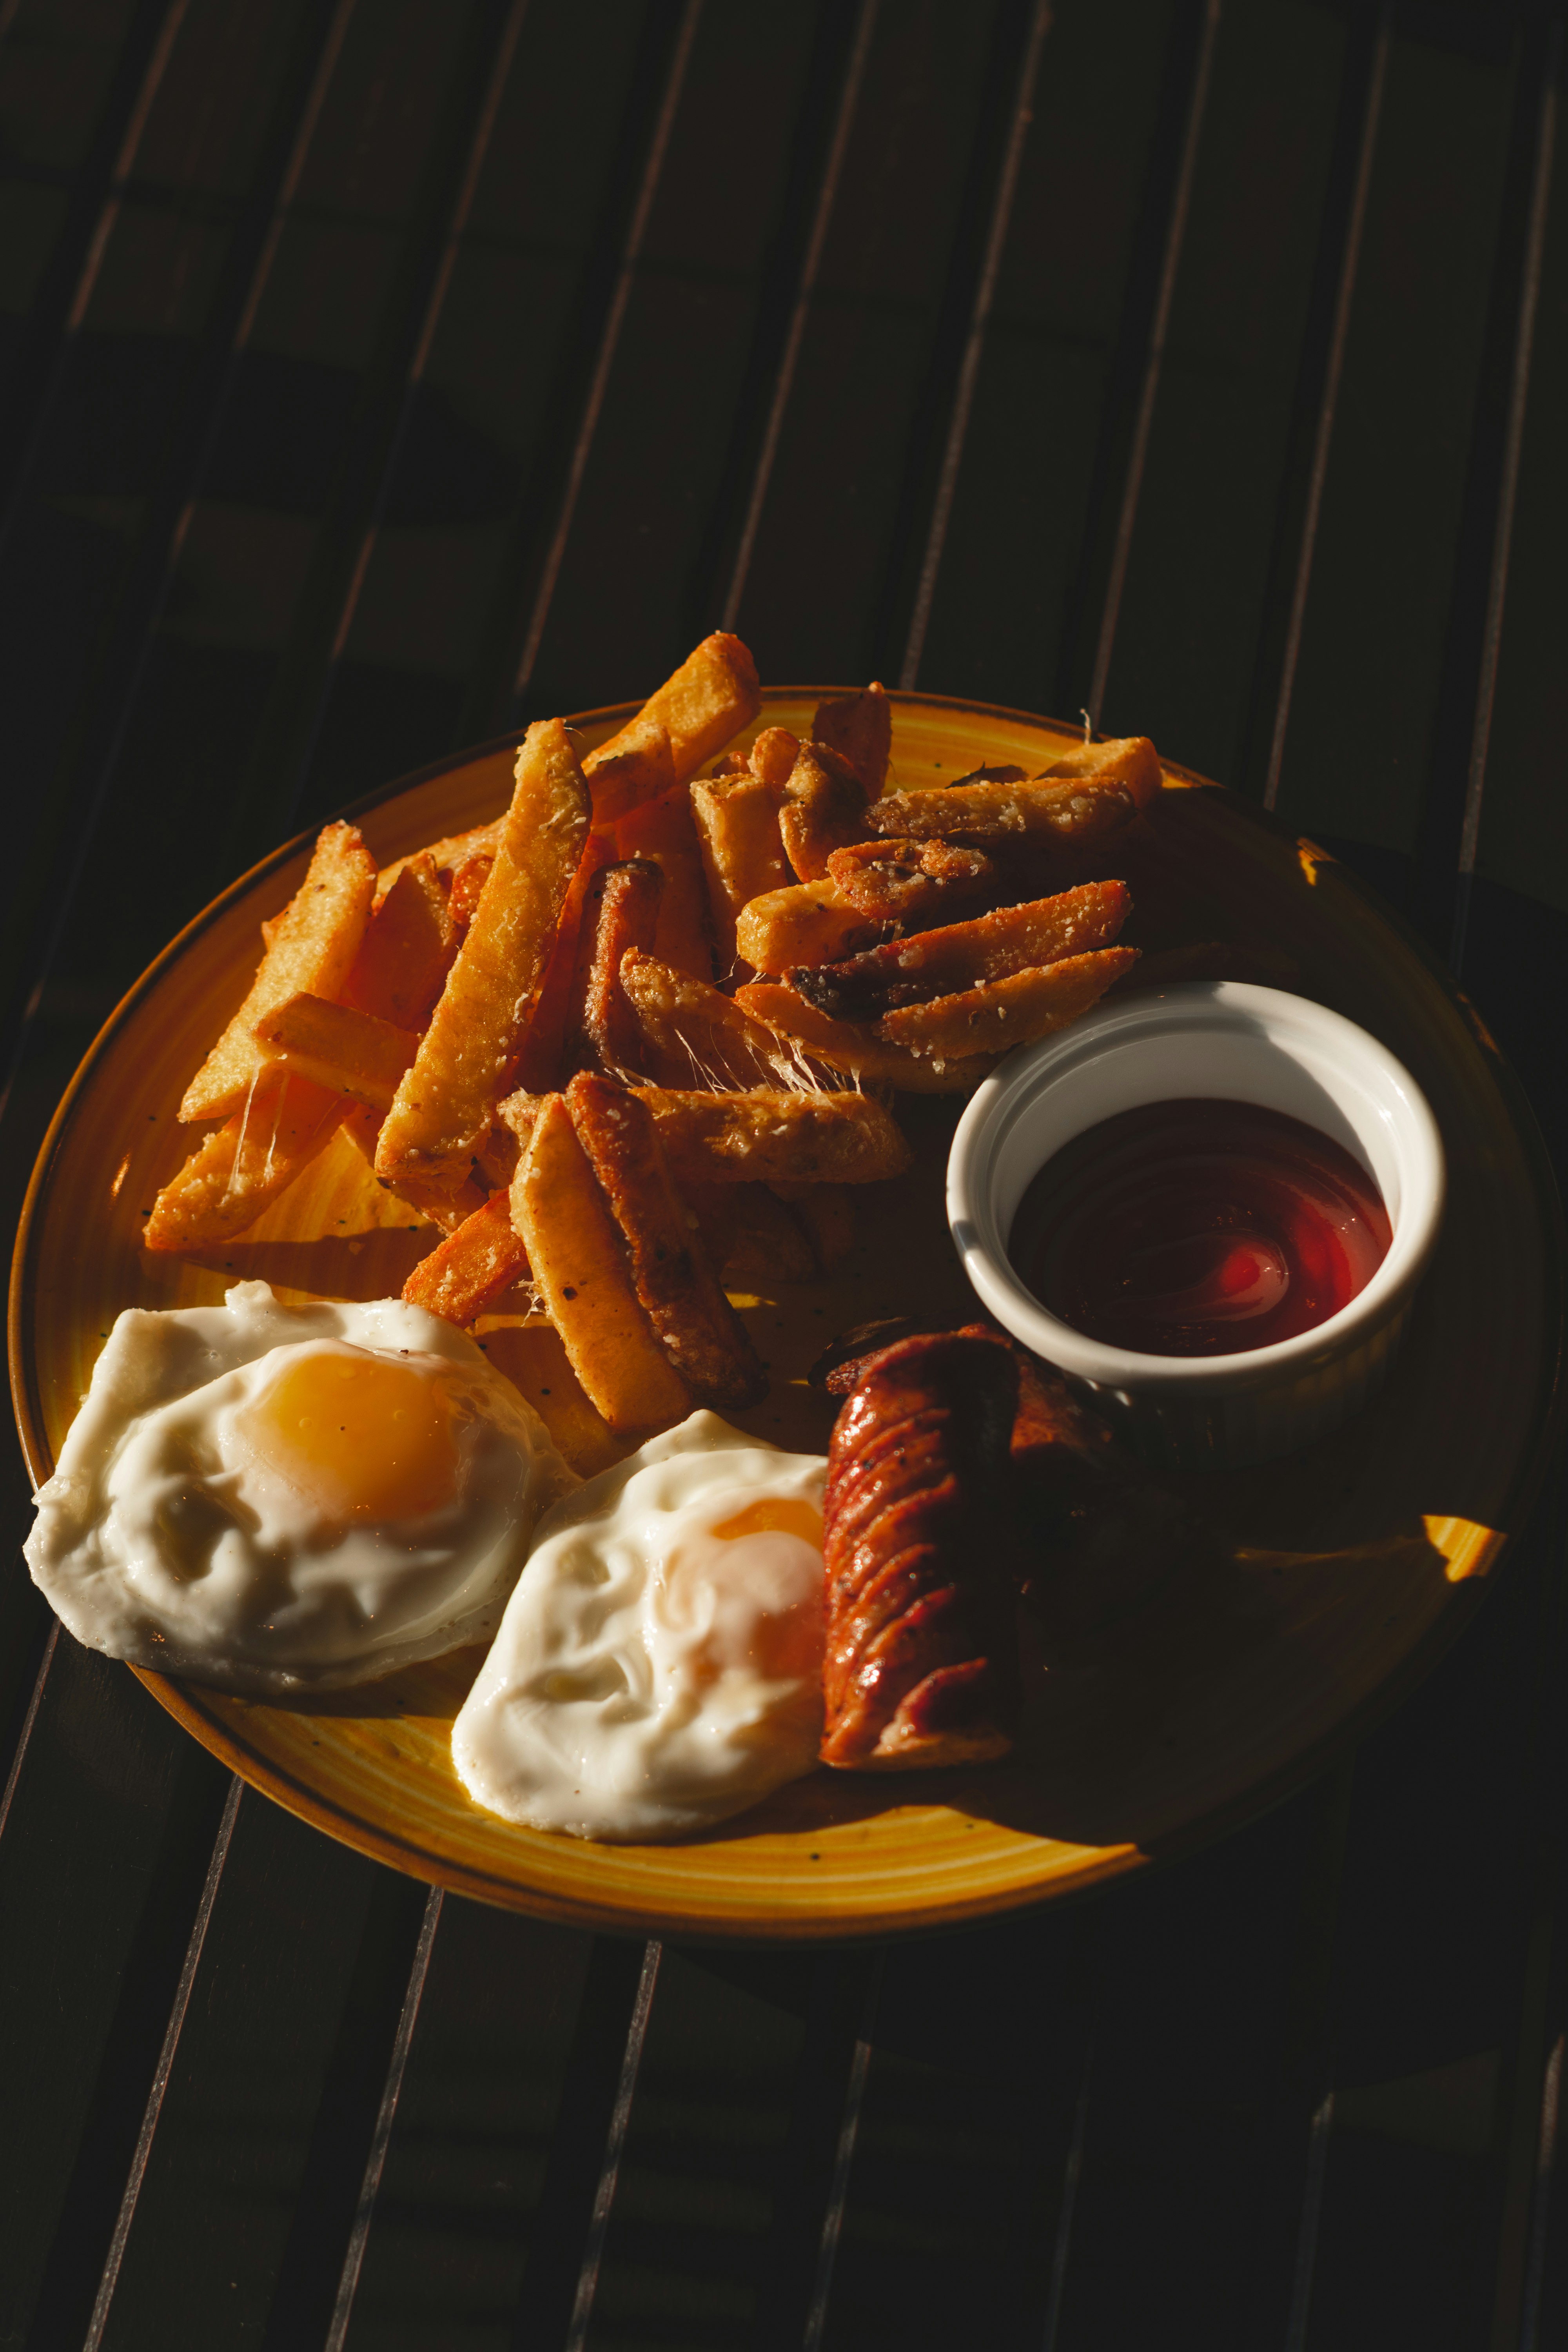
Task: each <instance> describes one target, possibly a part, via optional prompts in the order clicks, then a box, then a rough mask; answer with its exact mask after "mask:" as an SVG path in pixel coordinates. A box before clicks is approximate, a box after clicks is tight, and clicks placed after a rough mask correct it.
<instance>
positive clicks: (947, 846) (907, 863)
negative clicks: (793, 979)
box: [795, 840, 1001, 963]
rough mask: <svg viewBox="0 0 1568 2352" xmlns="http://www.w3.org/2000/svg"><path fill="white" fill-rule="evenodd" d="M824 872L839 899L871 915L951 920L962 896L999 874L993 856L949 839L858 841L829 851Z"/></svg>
mask: <svg viewBox="0 0 1568 2352" xmlns="http://www.w3.org/2000/svg"><path fill="white" fill-rule="evenodd" d="M827 871H828V875H829V877H830V879H831V880H832V883H833V887H834V888H835V890H836V891H837V894H838V897H839V898H840V900H841V901H843V902H844V903H846V904H847V905H848V906H851V907H853V908H856V909H857V911H858V913H860V914H862V915H866V916H868V917H869V918H871V919H873V920H876V921H879V922H893V923H921V922H925V921H928V920H929V921H937V922H945V921H951V920H952V917H953V915H954V913H956V911H957V907H958V906H959V905H961V904H962V903H963V900H964V899H966V898H968V899H973V898H979V897H980V896H982V894H983V893H984V892H985V891H987V890H988V889H990V888H991V887H994V885H995V884H996V883H998V882H999V880H1000V878H1001V869H1000V868H999V866H997V864H996V861H995V859H994V857H988V856H986V854H985V852H984V850H983V849H963V848H960V847H958V846H957V845H955V844H954V843H952V842H950V841H899V840H894V841H858V842H855V843H852V844H851V845H850V846H849V847H847V848H846V849H836V850H834V851H833V853H832V854H831V856H829V858H828V860H827ZM795 961H797V962H800V963H809V962H811V961H813V959H812V958H811V957H809V956H800V957H797V958H796V959H795ZM823 961H826V958H824V959H823Z"/></svg>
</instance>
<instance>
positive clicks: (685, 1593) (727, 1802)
mask: <svg viewBox="0 0 1568 2352" xmlns="http://www.w3.org/2000/svg"><path fill="white" fill-rule="evenodd" d="M826 1469H827V1465H826V1460H825V1459H824V1457H823V1456H822V1455H821V1454H784V1453H782V1452H780V1451H779V1450H778V1448H777V1447H775V1446H771V1445H766V1444H761V1443H759V1441H758V1440H757V1439H755V1438H752V1437H748V1436H746V1435H745V1434H744V1433H742V1431H740V1430H738V1429H731V1427H730V1426H729V1424H728V1423H725V1422H723V1421H721V1420H720V1419H719V1418H718V1416H717V1415H716V1414H714V1413H711V1412H694V1413H693V1414H692V1415H691V1416H690V1418H689V1420H687V1421H684V1422H682V1423H681V1424H680V1425H679V1428H677V1429H671V1430H668V1431H666V1432H665V1433H664V1434H663V1435H662V1436H660V1437H655V1438H652V1439H650V1440H649V1442H648V1444H646V1445H644V1446H643V1447H641V1448H640V1450H639V1451H638V1452H637V1453H636V1454H632V1455H631V1456H630V1458H629V1459H628V1460H626V1461H625V1462H623V1463H621V1464H619V1465H618V1466H617V1467H616V1468H615V1469H613V1470H606V1471H605V1472H603V1473H602V1474H601V1475H599V1476H598V1477H596V1478H592V1479H590V1480H589V1481H588V1483H587V1484H586V1486H580V1487H579V1488H578V1489H577V1491H576V1492H575V1494H573V1495H570V1496H567V1497H566V1499H565V1500H564V1501H563V1502H562V1503H558V1504H557V1505H556V1506H555V1507H554V1508H553V1509H552V1511H550V1512H549V1513H548V1515H547V1516H546V1517H544V1518H543V1519H542V1521H541V1522H540V1526H539V1529H538V1532H537V1534H536V1537H535V1539H534V1545H533V1549H532V1550H531V1553H530V1555H529V1559H528V1565H527V1566H526V1568H525V1569H524V1570H523V1572H522V1575H521V1578H520V1579H519V1581H518V1585H517V1589H516V1591H514V1592H513V1594H512V1596H511V1599H510V1601H509V1602H508V1603H507V1609H506V1614H505V1616H504V1617H503V1618H502V1620H501V1625H500V1632H499V1633H498V1634H497V1635H496V1638H495V1641H494V1643H492V1645H491V1648H490V1654H489V1657H488V1658H487V1659H486V1661H485V1664H484V1665H483V1667H482V1668H481V1669H480V1672H479V1680H478V1681H477V1682H476V1683H475V1685H474V1687H473V1689H472V1691H471V1692H470V1693H469V1695H468V1699H467V1700H466V1702H465V1703H464V1706H463V1707H462V1710H461V1712H460V1713H459V1715H458V1719H457V1721H456V1723H455V1724H454V1725H453V1727H452V1759H453V1762H454V1763H455V1765H456V1767H457V1769H458V1777H459V1778H460V1780H462V1782H463V1785H464V1787H465V1788H466V1789H467V1790H468V1793H469V1795H470V1796H472V1797H473V1798H475V1799H476V1800H477V1801H478V1802H479V1804H481V1805H484V1806H485V1807H487V1808H488V1810H489V1811H491V1812H495V1813H500V1814H503V1815H504V1816H505V1817H506V1818H507V1819H508V1820H509V1821H514V1822H523V1823H525V1824H527V1825H528V1826H529V1827H531V1828H534V1829H542V1830H556V1831H564V1832H568V1833H569V1834H571V1835H573V1836H574V1837H585V1838H602V1839H608V1840H658V1839H668V1838H671V1837H678V1836H681V1835H683V1834H685V1833H687V1832H690V1831H693V1830H700V1829H704V1828H707V1827H709V1826H710V1825H711V1824H712V1823H714V1822H721V1821H724V1820H726V1819H727V1818H728V1817H729V1816H730V1815H731V1813H738V1812H741V1811H743V1810H744V1808H745V1807H747V1806H748V1805H754V1804H755V1803H757V1802H758V1801H759V1800H760V1799H761V1798H763V1797H765V1796H766V1795H768V1793H769V1792H770V1790H773V1789H776V1788H779V1787H781V1786H782V1785H783V1784H784V1782H785V1781H786V1780H798V1779H799V1778H800V1777H801V1775H802V1774H803V1773H806V1772H809V1771H810V1770H811V1769H813V1767H814V1766H815V1764H816V1750H817V1744H818V1741H819V1739H820V1738H821V1733H822V1638H823V1637H822V1622H823V1621H822V1588H823V1564H822V1551H821V1548H820V1545H819V1544H817V1543H813V1542H810V1541H808V1540H807V1539H806V1538H805V1537H804V1536H802V1535H800V1534H796V1533H787V1532H784V1531H781V1530H771V1531H768V1532H764V1533H755V1534H748V1535H742V1536H740V1537H734V1538H728V1539H725V1538H719V1537H717V1536H716V1535H715V1534H714V1533H713V1530H714V1529H715V1528H720V1527H722V1526H723V1525H725V1524H726V1523H727V1522H729V1521H731V1520H732V1519H734V1518H736V1517H739V1516H740V1515H741V1514H742V1513H743V1512H745V1511H746V1510H747V1509H748V1507H753V1506H755V1505H756V1504H757V1503H758V1502H759V1501H762V1500H765V1499H770V1498H771V1499H775V1500H778V1501H781V1502H785V1503H791V1502H797V1503H804V1504H806V1505H809V1506H810V1507H813V1508H814V1509H815V1510H816V1511H817V1512H820V1510H821V1507H822V1495H823V1487H824V1484H825V1481H826Z"/></svg>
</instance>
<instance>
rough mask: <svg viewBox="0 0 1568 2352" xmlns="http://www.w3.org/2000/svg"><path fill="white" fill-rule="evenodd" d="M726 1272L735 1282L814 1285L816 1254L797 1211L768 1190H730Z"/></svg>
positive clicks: (747, 1186)
mask: <svg viewBox="0 0 1568 2352" xmlns="http://www.w3.org/2000/svg"><path fill="white" fill-rule="evenodd" d="M724 1191H725V1194H726V1206H727V1207H728V1208H729V1210H730V1228H729V1232H728V1234H727V1236H726V1240H727V1244H728V1246H727V1248H726V1251H725V1256H724V1271H725V1273H726V1274H727V1275H728V1276H730V1278H731V1281H733V1282H737V1283H740V1282H752V1283H759V1284H761V1285H763V1286H770V1285H772V1284H773V1283H775V1282H814V1281H815V1280H816V1252H815V1250H814V1249H813V1248H812V1245H811V1244H810V1242H809V1241H808V1240H807V1238H806V1234H805V1227H804V1226H803V1225H802V1223H801V1222H800V1220H799V1218H798V1217H797V1216H795V1213H794V1211H793V1210H791V1209H788V1208H786V1207H785V1205H784V1202H782V1201H781V1200H779V1199H777V1198H776V1197H775V1195H774V1194H773V1193H772V1192H769V1190H768V1188H767V1186H766V1185H765V1184H727V1185H726V1186H725V1188H724Z"/></svg>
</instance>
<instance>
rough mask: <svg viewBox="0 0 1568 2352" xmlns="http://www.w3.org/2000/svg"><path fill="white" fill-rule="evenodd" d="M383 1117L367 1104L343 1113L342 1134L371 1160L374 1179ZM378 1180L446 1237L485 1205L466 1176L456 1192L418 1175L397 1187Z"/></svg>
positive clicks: (348, 1106)
mask: <svg viewBox="0 0 1568 2352" xmlns="http://www.w3.org/2000/svg"><path fill="white" fill-rule="evenodd" d="M384 1118H385V1114H384V1112H383V1111H379V1110H372V1109H371V1108H370V1106H369V1104H368V1103H356V1102H353V1101H352V1100H351V1101H349V1102H348V1103H347V1104H346V1106H345V1108H344V1110H343V1120H342V1126H343V1133H344V1134H345V1135H346V1136H347V1137H348V1139H349V1140H350V1141H351V1143H353V1146H354V1148H355V1150H358V1151H360V1152H363V1155H364V1157H365V1159H366V1160H369V1162H370V1169H371V1173H372V1175H373V1176H374V1175H375V1147H376V1142H377V1139H379V1137H380V1134H381V1129H382V1125H383V1122H384ZM375 1181H376V1182H377V1183H378V1184H379V1185H380V1186H381V1189H382V1191H383V1192H390V1193H391V1194H392V1195H393V1197H394V1199H395V1200H398V1201H402V1202H405V1204H406V1205H407V1206H408V1207H409V1208H410V1209H412V1210H413V1212H414V1213H415V1215H416V1217H425V1218H426V1219H428V1221H429V1223H431V1224H433V1225H437V1226H439V1228H440V1230H441V1231H442V1233H444V1234H455V1233H456V1232H457V1230H458V1226H459V1225H460V1224H461V1223H463V1221H464V1219H465V1218H466V1217H471V1216H472V1215H473V1213H474V1211H475V1210H476V1209H482V1208H483V1207H484V1205H485V1195H484V1191H483V1188H482V1187H481V1186H480V1185H479V1184H476V1183H475V1181H474V1180H473V1178H472V1177H471V1176H468V1177H465V1178H464V1180H463V1181H462V1183H460V1184H459V1185H458V1186H457V1188H456V1189H455V1190H453V1191H447V1190H444V1189H443V1188H442V1187H441V1186H440V1185H438V1184H422V1183H421V1182H420V1181H419V1179H418V1178H417V1177H416V1176H405V1177H401V1178H400V1179H399V1180H398V1181H397V1182H396V1183H395V1184H389V1183H388V1182H387V1181H386V1179H385V1177H384V1176H376V1178H375Z"/></svg>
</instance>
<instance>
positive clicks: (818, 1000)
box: [787, 882, 1132, 1021]
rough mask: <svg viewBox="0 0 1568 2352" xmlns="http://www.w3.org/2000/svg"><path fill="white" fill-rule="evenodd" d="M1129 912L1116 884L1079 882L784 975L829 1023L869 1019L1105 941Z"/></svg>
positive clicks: (1129, 902) (1121, 885)
mask: <svg viewBox="0 0 1568 2352" xmlns="http://www.w3.org/2000/svg"><path fill="white" fill-rule="evenodd" d="M1131 911H1132V899H1131V893H1130V892H1129V890H1128V887H1127V885H1126V884H1125V883H1124V882H1085V883H1082V884H1081V885H1080V886H1079V888H1078V889H1076V890H1062V891H1058V894H1057V896H1056V897H1055V898H1034V899H1028V900H1026V901H1025V903H1024V904H1023V905H1022V906H1018V907H999V908H996V910H995V911H994V913H993V914H989V915H975V916H973V917H972V918H971V919H970V920H969V921H968V922H966V923H950V924H948V925H946V926H945V927H944V928H943V929H941V930H935V931H918V932H917V933H916V934H915V936H914V937H913V938H912V939H907V940H891V941H890V942H889V944H888V945H887V946H886V947H879V948H872V949H870V950H868V952H867V953H866V954H864V955H858V956H852V957H850V958H849V959H848V961H846V962H843V963H826V964H819V965H817V966H816V967H815V968H812V967H802V968H800V969H797V970H795V971H791V972H790V973H788V975H787V978H788V980H789V982H790V985H791V987H792V988H797V989H798V990H799V991H800V993H801V994H802V996H804V997H805V1001H806V1003H808V1004H815V1005H816V1009H817V1011H818V1012H819V1013H831V1014H832V1015H833V1017H834V1019H835V1020H837V1021H874V1020H876V1019H877V1018H878V1016H879V1014H881V1013H890V1012H891V1011H892V1010H893V1009H894V1007H895V1006H896V1005H900V1004H921V1003H925V1002H926V1001H927V1000H928V999H929V998H931V997H933V996H951V995H952V994H953V993H954V992H956V991H958V990H960V989H964V988H973V987H976V986H978V985H979V983H980V982H983V981H988V980H1003V979H1005V977H1006V975H1007V974H1008V973H1009V972H1015V971H1026V970H1027V969H1028V967H1029V966H1031V965H1034V964H1047V963H1056V962H1058V961H1059V960H1060V959H1061V958H1062V957H1063V956H1075V955H1081V954H1083V953H1084V952H1085V951H1086V950H1088V949H1089V948H1103V947H1109V945H1110V942H1111V940H1113V939H1114V938H1115V937H1116V934H1117V933H1118V931H1119V930H1120V929H1121V926H1122V924H1123V923H1124V922H1125V921H1126V919H1127V918H1128V916H1129V915H1130V914H1131Z"/></svg>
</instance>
